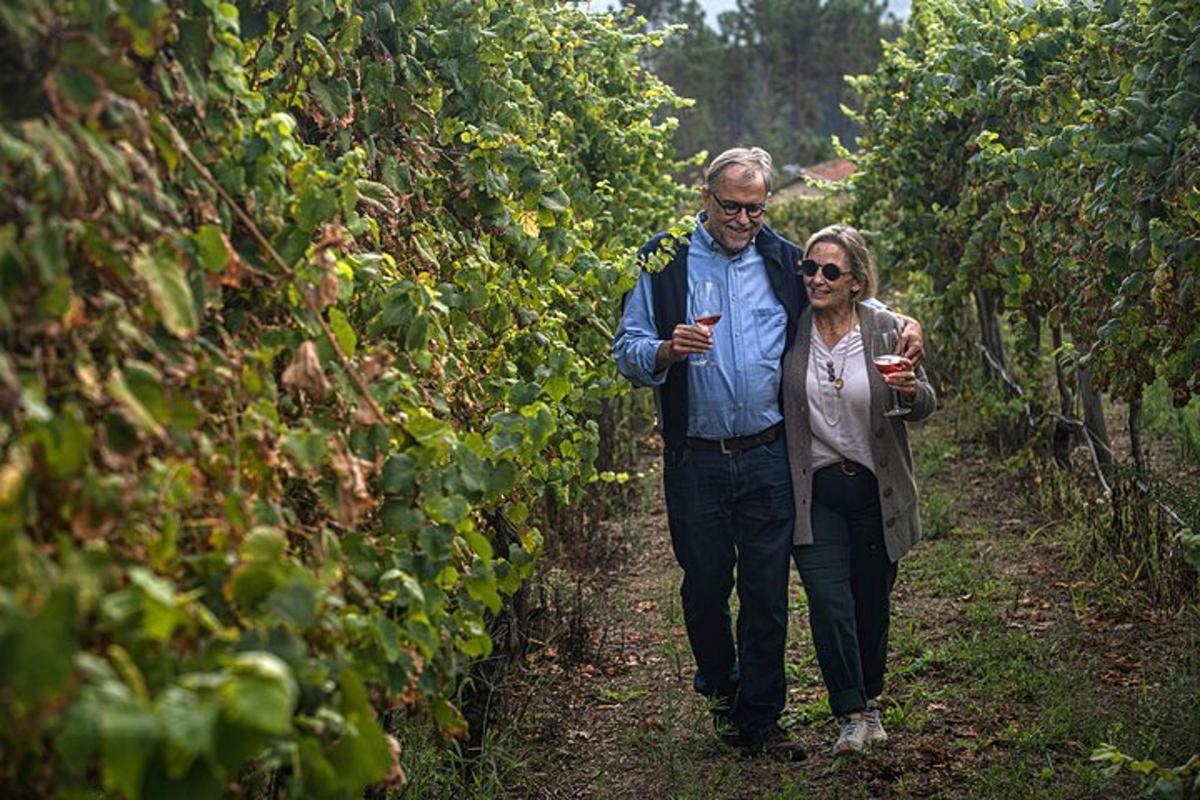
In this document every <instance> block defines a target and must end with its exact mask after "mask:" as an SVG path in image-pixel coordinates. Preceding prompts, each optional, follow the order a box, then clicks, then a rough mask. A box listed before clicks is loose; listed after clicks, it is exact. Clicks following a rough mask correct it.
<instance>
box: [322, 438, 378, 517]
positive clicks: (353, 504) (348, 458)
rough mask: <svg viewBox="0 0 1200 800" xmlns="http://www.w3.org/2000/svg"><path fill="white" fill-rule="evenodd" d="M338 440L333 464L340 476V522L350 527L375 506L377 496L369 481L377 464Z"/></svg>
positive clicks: (338, 489) (338, 492)
mask: <svg viewBox="0 0 1200 800" xmlns="http://www.w3.org/2000/svg"><path fill="white" fill-rule="evenodd" d="M336 441H337V446H336V448H335V452H334V454H333V459H332V466H333V471H334V472H335V473H337V476H338V485H337V500H338V509H337V511H338V522H340V523H341V524H342V525H344V526H346V527H347V528H349V527H353V526H354V523H355V522H357V521H358V518H359V517H361V516H362V515H363V514H365V513H366V512H368V511H370V510H371V509H373V508H375V498H374V497H373V496H372V495H371V487H370V485H369V484H368V483H367V478H368V477H369V472H370V471H371V470H373V469H374V468H375V465H374V464H373V463H371V462H370V461H366V460H364V459H361V458H358V457H357V456H355V455H354V454H353V453H350V452H349V451H348V450H347V449H346V446H345V444H343V443H342V441H341V440H340V439H339V440H336Z"/></svg>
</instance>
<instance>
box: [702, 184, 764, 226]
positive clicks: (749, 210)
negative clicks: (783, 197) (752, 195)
mask: <svg viewBox="0 0 1200 800" xmlns="http://www.w3.org/2000/svg"><path fill="white" fill-rule="evenodd" d="M709 194H711V195H712V199H713V200H715V201H716V202H717V205H718V206H720V207H721V210H722V211H724V212H725V214H726V215H728V216H730V217H736V216H737V215H738V214H740V213H741V212H743V211H745V212H746V216H747V217H749V218H750V219H758V218H759V217H761V216H762V215H763V212H764V211H766V210H767V204H766V203H735V202H734V201H732V200H722V199H721V198H720V197H718V196H717V193H716V192H714V191H712V190H711V189H710V190H709Z"/></svg>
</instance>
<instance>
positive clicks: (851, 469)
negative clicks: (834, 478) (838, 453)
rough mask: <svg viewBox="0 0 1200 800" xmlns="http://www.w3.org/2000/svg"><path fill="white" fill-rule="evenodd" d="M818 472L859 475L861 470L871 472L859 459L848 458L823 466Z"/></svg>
mask: <svg viewBox="0 0 1200 800" xmlns="http://www.w3.org/2000/svg"><path fill="white" fill-rule="evenodd" d="M817 472H833V473H834V474H836V475H846V476H851V475H857V474H859V473H860V472H870V470H869V469H867V467H866V465H865V464H860V463H858V462H857V461H851V460H850V459H848V458H843V459H842V460H841V461H839V462H837V463H836V464H828V465H826V466H824V467H821V468H820V469H819V470H817Z"/></svg>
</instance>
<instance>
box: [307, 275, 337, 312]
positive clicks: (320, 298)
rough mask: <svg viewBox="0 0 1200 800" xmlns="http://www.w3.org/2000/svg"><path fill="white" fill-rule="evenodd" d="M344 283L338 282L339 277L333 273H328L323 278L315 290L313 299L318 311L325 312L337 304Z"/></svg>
mask: <svg viewBox="0 0 1200 800" xmlns="http://www.w3.org/2000/svg"><path fill="white" fill-rule="evenodd" d="M341 288H342V282H341V281H340V280H338V276H337V275H335V274H334V273H332V272H326V273H325V276H324V277H323V278H321V282H320V283H318V284H317V286H316V288H315V289H313V293H312V299H313V305H315V306H316V307H317V310H318V311H324V310H325V309H326V308H328V307H329V306H331V305H333V304H334V303H336V302H337V299H338V292H339V291H341Z"/></svg>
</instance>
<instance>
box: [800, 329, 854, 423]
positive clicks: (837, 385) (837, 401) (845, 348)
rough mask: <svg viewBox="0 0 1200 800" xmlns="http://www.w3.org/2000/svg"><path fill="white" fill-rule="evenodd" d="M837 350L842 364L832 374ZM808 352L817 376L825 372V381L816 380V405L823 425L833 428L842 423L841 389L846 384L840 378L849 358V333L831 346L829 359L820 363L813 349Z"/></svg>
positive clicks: (815, 350) (843, 373) (844, 372)
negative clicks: (829, 389) (828, 387)
mask: <svg viewBox="0 0 1200 800" xmlns="http://www.w3.org/2000/svg"><path fill="white" fill-rule="evenodd" d="M851 330H853V328H851ZM839 350H840V351H841V354H842V364H841V366H840V367H838V369H837V371H836V372H834V359H835V358H837V355H838V351H839ZM810 352H811V354H812V356H811V357H812V359H813V360H814V361H815V363H816V367H817V374H818V376H819V375H820V373H821V370H822V369H824V370H825V375H824V377H825V380H824V381H821V380H820V378H819V377H818V379H817V403H818V404H819V405H820V407H821V416H822V417H823V418H824V420H825V424H826V425H829V426H830V427H833V426H834V425H837V424H838V423H839V422H841V421H842V387H844V386H845V385H846V382H845V381H844V380H843V379H842V376H843V375H845V374H846V361H847V359H848V358H849V356H850V331H847V332H846V334H845V335H844V336H842V338H841V339H839V340H838V343H837V344H835V345H834V346H833V350H831V351H830V353H829V356H830V357H829V358H828V359H826V360H825V361H823V362H822V361H821V360H820V357H819V356H818V355H817V349H816V348H815V347H811V348H810ZM826 383H828V384H830V385H831V386H832V387H833V393H828V392H827V391H826V389H825V384H826ZM826 394H830V402H831V403H832V404H833V415H832V416H831V415H830V414H829V411H828V409H827V408H826V404H825V395H826Z"/></svg>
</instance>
